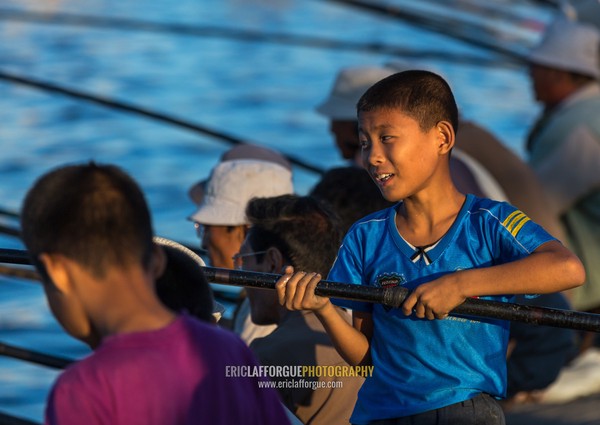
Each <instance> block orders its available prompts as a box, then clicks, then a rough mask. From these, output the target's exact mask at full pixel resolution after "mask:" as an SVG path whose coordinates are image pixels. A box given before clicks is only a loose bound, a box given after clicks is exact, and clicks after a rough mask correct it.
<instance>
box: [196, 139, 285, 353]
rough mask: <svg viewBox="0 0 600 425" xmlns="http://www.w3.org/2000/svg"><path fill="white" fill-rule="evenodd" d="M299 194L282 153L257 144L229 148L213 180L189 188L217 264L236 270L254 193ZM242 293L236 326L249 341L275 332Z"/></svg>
mask: <svg viewBox="0 0 600 425" xmlns="http://www.w3.org/2000/svg"><path fill="white" fill-rule="evenodd" d="M293 192H294V188H293V184H292V168H291V165H290V164H289V162H288V161H287V160H286V159H285V158H284V157H283V156H282V155H281V154H279V153H278V152H276V151H273V150H271V149H268V148H264V147H261V146H257V145H240V146H236V147H234V148H232V149H230V150H229V151H227V152H225V154H223V156H222V157H221V162H220V163H219V164H217V165H216V166H215V168H214V169H213V170H212V172H211V174H210V177H209V179H207V180H203V181H200V182H198V183H196V184H195V185H193V186H192V187H191V188H190V191H189V194H190V197H191V198H192V200H193V201H194V202H195V203H196V204H197V205H198V209H197V211H196V212H195V213H194V214H192V215H191V216H190V217H189V219H190V220H192V221H193V222H194V225H195V227H196V229H197V232H198V237H199V238H200V240H201V245H202V248H203V249H204V250H206V252H207V256H208V260H209V262H210V264H211V266H213V267H223V268H229V269H232V268H234V266H235V265H234V260H233V257H234V255H235V254H237V253H238V251H239V250H240V246H241V245H242V242H243V241H244V238H245V237H246V233H247V231H248V227H249V225H248V220H247V218H246V213H245V211H246V205H247V204H248V201H250V200H251V199H252V198H255V197H273V196H279V195H287V194H291V193H293ZM249 313H250V308H249V305H248V302H247V300H246V299H245V296H244V295H243V293H242V297H241V300H240V303H239V305H238V308H237V311H236V314H235V317H234V320H233V324H232V328H233V330H234V331H235V332H236V333H238V334H239V335H240V337H241V338H242V339H243V340H244V341H245V342H246V343H247V344H250V342H251V341H252V340H253V339H254V338H257V337H260V336H265V335H268V334H270V333H271V332H272V331H273V330H274V329H275V327H276V326H275V325H268V326H257V325H254V324H253V323H252V321H251V320H250V314H249Z"/></svg>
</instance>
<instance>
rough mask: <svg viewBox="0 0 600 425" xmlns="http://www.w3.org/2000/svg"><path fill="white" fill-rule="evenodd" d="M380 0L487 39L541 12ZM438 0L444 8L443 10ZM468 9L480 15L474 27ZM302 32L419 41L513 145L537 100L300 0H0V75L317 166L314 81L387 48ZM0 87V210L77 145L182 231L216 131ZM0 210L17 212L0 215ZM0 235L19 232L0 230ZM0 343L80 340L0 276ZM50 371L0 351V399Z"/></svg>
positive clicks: (512, 41)
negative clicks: (146, 26)
mask: <svg viewBox="0 0 600 425" xmlns="http://www.w3.org/2000/svg"><path fill="white" fill-rule="evenodd" d="M388 3H390V4H392V5H394V6H398V7H402V8H407V7H411V8H415V7H418V10H417V12H419V13H424V12H425V15H423V16H426V17H428V19H432V18H434V17H439V16H442V17H443V19H442V22H444V23H445V24H447V28H448V31H450V30H452V31H456V30H459V29H462V30H464V31H466V32H467V34H468V35H469V34H470V35H469V36H470V37H471V38H474V39H480V40H484V39H489V40H492V41H493V43H496V44H497V45H498V46H501V45H507V46H509V47H510V48H511V49H513V50H515V51H519V52H524V51H526V49H527V48H528V46H530V45H531V43H533V42H535V41H536V40H537V39H538V37H539V30H540V29H541V27H542V26H543V24H544V22H547V20H548V19H549V17H550V16H551V13H552V11H551V10H548V9H544V8H541V7H540V6H538V7H536V6H532V5H530V4H528V3H527V2H511V1H506V0H505V1H501V0H496V1H480V2H476V1H473V0H471V1H448V2H444V1H438V2H434V1H423V2H409V1H394V2H392V1H389V2H388ZM415 4H416V5H415ZM448 4H452V5H453V6H454V7H457V8H459V9H456V10H455V11H453V12H449V11H448V9H447V7H446V5H448ZM407 10H408V9H407ZM11 11H12V12H14V11H20V12H21V14H19V15H18V16H17V15H14V13H13V14H11V13H8V12H11ZM22 12H27V13H28V14H23V13H22ZM32 12H43V13H46V14H50V15H47V16H54V19H55V20H56V18H57V17H59V16H62V15H61V14H64V13H70V14H83V15H86V16H93V17H104V18H127V19H131V20H144V21H151V22H156V23H172V24H185V25H189V26H196V27H203V28H205V29H206V28H208V27H218V28H221V29H224V30H225V31H223V32H222V34H221V35H220V36H214V35H213V36H193V35H183V34H177V33H174V32H170V33H169V32H156V31H154V32H153V31H139V30H132V29H128V28H126V27H125V26H124V23H123V22H121V24H118V23H117V24H113V27H112V28H101V27H90V26H89V25H88V26H86V25H67V24H66V23H63V24H62V25H56V24H53V23H51V21H48V22H45V23H43V22H40V21H39V15H32ZM52 14H54V15H52ZM505 15H510V17H509V18H510V19H508V20H507V19H505V17H506V16H505ZM459 21H460V22H462V24H461V23H459ZM469 23H474V24H478V25H483V27H480V28H479V30H477V31H475V30H472V29H470V27H469ZM486 28H487V29H486ZM234 30H245V31H254V32H255V33H262V34H265V33H269V34H273V33H285V34H293V35H295V36H296V39H297V43H296V44H295V45H292V44H290V43H285V42H284V41H285V40H283V39H282V37H278V39H276V40H271V41H262V42H259V41H249V40H248V39H246V40H240V39H236V38H234V37H233V33H232V31H234ZM488 30H489V31H488ZM492 30H493V31H492ZM469 32H470V33H469ZM309 36H310V37H318V38H322V39H331V40H339V41H346V42H350V43H355V44H363V45H364V44H365V43H371V44H372V45H373V46H376V45H378V44H379V45H386V46H392V47H395V48H398V49H400V48H402V49H407V50H408V51H410V52H414V53H418V54H424V53H427V52H429V53H432V54H429V55H426V56H423V57H421V58H419V59H410V60H413V61H416V62H415V63H418V64H419V66H422V67H428V68H430V69H433V70H437V71H439V72H441V73H442V74H443V75H444V76H445V77H446V78H447V79H448V80H449V81H450V83H451V85H452V86H453V88H454V90H455V94H456V97H457V101H458V103H459V106H460V108H461V113H462V115H463V116H464V117H466V118H469V119H473V120H475V121H477V122H479V123H480V124H482V125H484V126H486V127H487V128H489V129H490V130H491V131H492V132H494V133H495V134H496V135H497V136H498V137H499V138H500V139H501V140H502V141H503V142H504V143H505V144H506V145H507V146H509V147H510V148H511V149H514V150H515V151H516V152H517V153H518V154H521V153H522V144H523V137H524V134H525V133H526V130H527V128H528V127H529V125H530V124H531V122H532V120H533V118H534V117H535V115H536V114H537V113H538V107H537V106H536V105H535V103H534V102H533V100H532V98H531V95H530V88H529V83H528V79H527V73H526V69H525V68H523V67H506V66H504V64H501V63H500V64H497V65H494V66H477V65H473V64H465V63H464V62H465V60H466V58H468V57H472V56H478V57H480V58H485V59H491V58H494V57H495V56H494V55H493V53H492V52H490V50H486V49H481V48H476V47H474V46H473V45H471V44H469V43H465V42H461V41H458V40H456V39H453V38H452V37H448V36H444V35H443V34H439V33H435V32H431V31H426V30H424V29H422V28H420V27H418V26H410V25H408V24H407V23H405V22H403V21H400V20H397V19H393V18H389V17H383V16H378V15H375V14H372V13H369V12H367V11H361V10H358V9H356V8H351V7H349V6H345V5H343V4H341V3H335V2H328V1H316V0H314V1H310V0H296V1H293V0H280V1H276V0H272V1H267V0H262V1H261V0H245V1H243V0H203V1H196V0H179V1H177V2H174V1H167V0H154V1H152V2H148V1H141V0H129V1H116V0H88V1H86V2H78V1H68V0H63V1H60V0H54V1H48V2H39V1H33V0H31V1H30V0H14V1H11V0H0V37H1V42H0V72H1V73H2V74H3V76H7V75H11V76H20V77H25V78H29V79H34V80H37V81H43V82H47V83H52V84H55V85H58V86H62V87H65V88H68V89H71V90H76V91H80V92H85V93H88V94H93V95H100V96H104V97H106V98H110V99H113V100H116V101H119V102H126V103H128V104H131V105H135V106H139V107H143V108H146V109H148V110H152V111H154V112H157V113H161V114H168V115H170V116H172V117H177V118H179V119H181V120H185V121H189V122H191V123H194V124H196V125H201V126H206V127H208V128H210V129H212V130H214V131H216V132H222V133H226V134H228V135H230V136H233V137H236V138H239V139H243V140H247V141H252V142H255V143H260V144H263V145H266V146H270V147H273V148H276V149H279V150H281V151H283V152H285V153H289V154H292V155H294V156H296V157H298V158H300V159H302V160H303V161H304V162H306V163H310V164H313V165H315V166H317V167H319V168H322V169H327V168H330V167H333V166H338V165H341V164H342V160H341V159H340V158H339V157H338V154H337V151H336V150H335V149H334V147H333V144H332V141H331V139H330V136H329V133H328V123H327V121H326V120H325V119H324V118H323V117H321V116H319V115H317V114H316V113H315V112H314V106H315V105H316V104H317V103H319V102H320V101H321V100H322V99H323V98H324V96H325V94H326V93H327V92H328V91H329V88H330V86H331V84H332V81H333V78H334V75H335V73H336V72H337V70H338V69H339V68H340V67H343V66H349V65H359V64H383V63H385V62H388V61H390V60H393V59H397V58H396V57H395V56H394V55H392V54H390V53H381V52H376V51H372V52H369V51H365V50H364V49H363V50H362V51H359V50H352V49H349V48H346V49H345V50H340V49H337V50H336V49H332V48H315V47H309V46H302V45H301V44H302V43H303V42H306V41H307V40H306V37H309ZM404 60H405V61H406V58H405V59H404ZM482 60H483V59H482ZM0 94H1V95H0V117H1V123H2V124H1V125H0V143H1V147H2V150H1V153H0V208H2V209H8V210H15V211H16V210H18V208H19V205H20V203H21V201H22V199H23V197H24V195H25V192H26V190H27V188H28V187H29V186H30V185H31V184H32V182H33V181H34V180H35V179H36V178H37V177H38V176H39V175H40V174H42V173H44V172H45V171H47V170H48V169H50V168H52V167H55V166H57V165H60V164H64V163H67V162H77V161H84V160H90V159H94V160H97V161H101V162H111V163H116V164H118V165H120V166H121V167H123V168H124V169H125V170H127V171H128V172H129V173H130V174H132V175H133V176H134V177H135V178H136V179H137V180H138V181H139V182H140V184H141V185H142V187H143V189H144V190H145V192H146V194H147V197H148V201H149V203H150V205H151V208H152V212H153V214H154V219H155V227H156V231H157V233H158V234H160V235H162V236H166V237H170V238H173V239H176V240H180V241H185V242H188V243H190V244H197V241H196V240H195V236H194V231H193V227H192V226H191V224H190V222H188V221H187V220H186V217H187V216H188V215H189V214H190V213H191V212H192V211H193V205H192V204H191V202H190V201H189V199H188V198H187V194H186V191H187V189H188V187H189V186H190V185H191V184H193V183H194V182H195V181H197V180H199V179H202V178H204V177H206V176H207V175H208V173H209V171H210V168H211V167H212V166H213V164H214V163H215V162H216V161H217V159H218V157H219V156H220V154H221V153H222V152H223V151H224V150H226V149H227V148H228V147H229V145H228V144H227V143H225V142H224V141H223V140H220V139H218V138H215V137H210V136H207V135H203V134H199V133H197V132H194V131H191V130H187V129H183V128H178V127H176V126H173V125H169V124H166V123H161V122H157V121H155V120H151V119H148V118H144V117H141V116H138V115H136V114H133V113H126V112H123V111H116V110H113V109H110V108H106V107H103V106H99V105H96V104H93V103H90V102H86V101H81V100H77V99H73V98H70V97H68V96H65V95H59V94H56V93H50V92H48V91H45V90H41V89H39V88H34V87H31V86H27V85H23V84H15V83H14V82H10V81H8V80H6V79H0ZM317 179H318V176H317V175H316V174H314V173H312V172H309V171H305V170H302V169H301V168H296V169H295V180H294V182H295V185H296V190H297V192H298V193H301V194H304V193H306V192H307V191H308V189H309V188H310V187H311V186H312V185H313V184H314V183H315V182H316V181H317ZM0 224H4V225H10V226H16V225H17V224H18V223H15V222H14V221H12V220H9V219H7V218H5V217H4V216H0ZM0 247H3V248H21V245H20V243H19V242H18V241H17V240H16V239H14V238H12V237H9V236H0ZM0 342H5V343H11V344H15V345H20V346H24V347H27V348H30V349H34V350H37V351H43V352H48V353H52V354H57V355H63V356H68V357H80V356H82V355H84V354H85V353H87V348H86V347H84V346H83V345H82V344H81V343H79V342H77V341H75V340H73V339H72V338H70V337H68V336H66V335H65V334H64V333H63V332H62V331H61V329H60V327H59V326H58V325H57V324H56V322H55V321H54V320H53V318H52V317H51V315H50V314H49V312H48V310H47V307H46V304H45V300H44V297H43V294H42V292H41V289H40V288H39V287H38V286H37V285H36V284H33V283H31V282H29V281H25V280H18V279H10V278H6V277H1V276H0ZM56 374H57V372H56V371H54V370H52V369H48V368H44V367H40V366H35V365H31V364H28V363H25V362H22V361H17V360H13V359H8V358H3V357H0V411H1V412H8V413H11V414H15V415H18V416H21V417H24V418H29V419H32V420H35V421H41V420H42V415H43V406H44V400H45V397H46V395H47V391H48V388H49V386H50V384H51V382H52V381H53V380H54V378H55V377H56Z"/></svg>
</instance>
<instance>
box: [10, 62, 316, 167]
mask: <svg viewBox="0 0 600 425" xmlns="http://www.w3.org/2000/svg"><path fill="white" fill-rule="evenodd" d="M0 80H5V81H9V82H11V83H15V84H21V85H25V86H29V87H35V88H38V89H41V90H44V91H48V92H52V93H59V94H63V95H66V96H69V97H73V98H76V99H80V100H86V101H88V102H92V103H96V104H98V105H102V106H106V107H109V108H112V109H117V110H120V111H125V112H131V113H134V114H136V115H141V116H144V117H147V118H151V119H153V120H155V121H159V122H163V123H167V124H171V125H175V126H177V127H182V128H185V129H187V130H192V131H195V132H197V133H201V134H204V135H207V136H211V137H213V138H216V139H218V140H222V141H224V142H227V143H229V144H231V145H241V144H245V143H254V142H250V141H247V140H242V139H239V138H237V137H235V136H232V135H229V134H226V133H224V132H222V131H218V130H215V129H211V128H209V127H207V126H204V125H200V124H195V123H192V122H189V121H185V120H183V119H181V118H177V117H174V116H170V115H167V114H163V113H160V112H156V111H152V110H150V109H146V108H142V107H140V106H135V105H132V104H129V103H125V102H121V101H117V100H114V99H109V98H107V97H102V96H97V95H94V94H90V93H84V92H82V91H78V90H74V89H69V88H66V87H62V86H59V85H58V84H54V83H49V82H46V81H41V80H36V79H33V78H27V77H22V76H18V75H14V74H10V73H7V72H4V71H1V70H0ZM255 144H256V143H255ZM282 155H283V156H285V157H286V158H287V159H288V161H290V163H292V164H294V165H297V166H298V167H301V168H304V169H305V170H308V171H312V172H314V173H318V174H323V173H324V172H325V170H323V169H321V168H319V167H317V166H315V165H311V164H309V163H306V162H304V161H303V160H301V159H299V158H297V157H295V156H292V155H289V154H283V153H282Z"/></svg>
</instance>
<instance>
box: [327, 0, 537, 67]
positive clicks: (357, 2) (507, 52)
mask: <svg viewBox="0 0 600 425" xmlns="http://www.w3.org/2000/svg"><path fill="white" fill-rule="evenodd" d="M327 1H329V2H331V3H339V4H342V5H345V6H352V7H356V8H358V9H361V10H367V11H369V12H374V13H377V14H380V15H383V16H386V17H390V18H396V19H398V20H401V21H403V22H405V23H407V24H409V25H413V26H417V27H419V28H423V29H426V30H429V31H432V32H436V33H439V34H442V35H445V36H447V37H451V38H454V39H456V40H459V41H462V42H465V43H468V44H471V45H473V46H477V47H480V48H483V49H486V50H488V51H492V52H495V53H498V54H500V55H502V56H505V57H507V58H509V59H511V60H513V61H516V62H517V63H521V64H524V63H526V55H524V54H522V53H519V52H516V51H514V50H512V49H510V48H507V47H504V46H501V45H499V44H498V43H497V42H494V41H486V40H485V39H484V38H483V37H481V34H482V33H486V32H487V33H489V32H490V29H489V28H486V27H484V26H482V25H477V24H473V23H467V22H457V23H456V25H449V22H448V18H444V17H442V18H438V19H435V18H432V17H430V16H424V15H423V14H420V13H418V12H415V11H412V10H408V9H400V8H396V7H394V6H391V5H387V4H381V3H373V2H369V1H365V0H327ZM465 29H467V30H469V31H470V32H472V33H474V34H477V36H471V35H469V34H468V33H466V32H465V31H464V30H465ZM492 35H494V34H492Z"/></svg>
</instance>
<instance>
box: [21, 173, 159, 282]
mask: <svg viewBox="0 0 600 425" xmlns="http://www.w3.org/2000/svg"><path fill="white" fill-rule="evenodd" d="M21 225H22V237H23V242H24V243H25V246H26V247H27V250H28V251H29V254H30V256H31V259H32V261H33V263H34V264H35V265H36V267H38V269H39V270H40V271H41V272H42V275H44V277H45V278H47V276H46V275H45V271H44V270H43V267H42V266H41V263H40V262H39V260H38V257H39V255H40V254H42V253H49V254H50V253H54V254H62V255H65V256H66V257H68V258H70V259H72V260H74V261H76V262H78V263H79V264H81V265H82V266H84V267H85V268H86V269H87V270H89V271H90V272H91V273H93V274H94V275H95V276H96V277H100V278H101V277H103V276H105V271H106V269H107V268H108V267H111V266H120V267H126V266H128V265H129V264H132V263H138V264H141V265H142V266H143V267H144V268H147V267H148V266H149V264H150V258H151V255H152V249H153V243H152V234H153V230H152V222H151V217H150V211H149V209H148V205H147V203H146V200H145V198H144V195H143V193H142V191H141V189H140V188H139V187H138V185H137V183H136V182H135V181H134V180H133V179H132V178H131V177H130V176H129V175H127V174H126V173H125V172H124V171H122V170H121V169H120V168H118V167H116V166H113V165H99V164H96V163H94V162H90V163H88V164H82V165H68V166H63V167H60V168H57V169H55V170H52V171H50V172H48V173H46V174H45V175H43V176H42V177H40V178H39V179H38V180H37V181H36V182H35V184H34V185H33V187H32V188H31V189H30V190H29V192H28V193H27V195H26V197H25V201H24V203H23V208H22V212H21Z"/></svg>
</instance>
